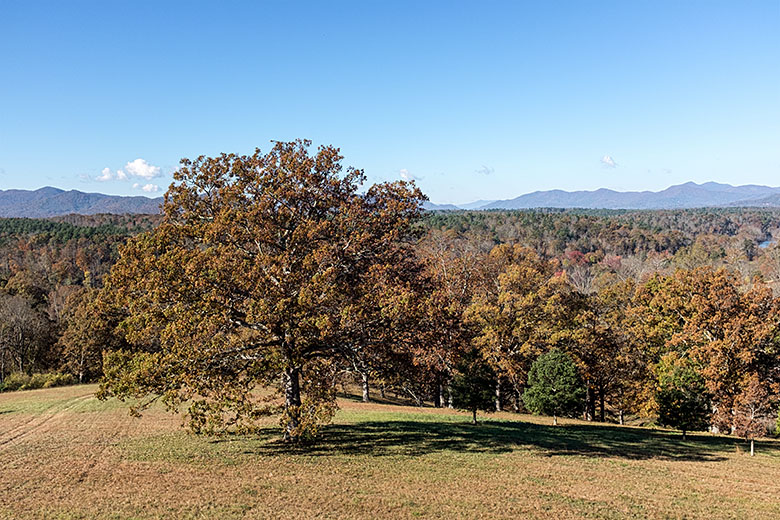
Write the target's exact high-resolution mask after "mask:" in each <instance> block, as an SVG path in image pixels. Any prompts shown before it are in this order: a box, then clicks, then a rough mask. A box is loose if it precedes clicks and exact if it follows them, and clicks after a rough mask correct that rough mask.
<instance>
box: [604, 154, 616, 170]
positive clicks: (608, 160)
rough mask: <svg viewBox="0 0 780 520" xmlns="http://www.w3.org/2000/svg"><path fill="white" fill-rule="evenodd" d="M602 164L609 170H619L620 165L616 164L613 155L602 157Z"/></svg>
mask: <svg viewBox="0 0 780 520" xmlns="http://www.w3.org/2000/svg"><path fill="white" fill-rule="evenodd" d="M601 164H603V165H604V166H606V167H607V168H617V165H618V164H617V163H616V162H615V159H613V158H612V156H611V155H605V156H604V157H602V158H601Z"/></svg>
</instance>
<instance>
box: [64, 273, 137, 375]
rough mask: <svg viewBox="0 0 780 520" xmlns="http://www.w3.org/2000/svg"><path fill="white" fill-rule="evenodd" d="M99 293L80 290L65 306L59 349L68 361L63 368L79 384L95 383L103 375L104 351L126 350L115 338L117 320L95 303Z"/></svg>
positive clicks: (123, 344)
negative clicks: (76, 378)
mask: <svg viewBox="0 0 780 520" xmlns="http://www.w3.org/2000/svg"><path fill="white" fill-rule="evenodd" d="M97 296H98V291H97V290H96V289H88V288H87V289H81V290H80V291H78V292H75V293H73V294H71V295H70V297H69V298H68V299H67V301H66V303H65V310H64V312H63V313H62V318H61V323H62V325H63V326H64V330H63V332H62V335H61V336H60V338H59V341H58V346H59V347H60V349H61V350H62V355H63V357H64V359H65V363H64V368H66V369H67V370H68V371H70V372H72V373H73V374H75V375H76V376H77V377H78V381H79V383H83V382H86V381H90V380H94V379H95V378H96V377H99V376H100V375H101V374H102V368H103V367H102V365H103V351H104V350H105V351H112V350H118V349H121V348H123V347H125V346H126V344H125V342H124V341H123V338H122V337H121V336H120V335H118V334H116V332H115V328H116V322H117V318H116V317H115V316H114V317H112V316H110V315H108V314H107V313H106V311H107V310H108V309H107V308H106V307H105V306H103V307H101V306H100V305H99V303H98V302H97V301H96V300H97Z"/></svg>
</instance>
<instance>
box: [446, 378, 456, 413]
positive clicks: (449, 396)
mask: <svg viewBox="0 0 780 520" xmlns="http://www.w3.org/2000/svg"><path fill="white" fill-rule="evenodd" d="M447 408H449V409H453V408H455V403H454V401H453V399H452V386H450V384H449V383H447Z"/></svg>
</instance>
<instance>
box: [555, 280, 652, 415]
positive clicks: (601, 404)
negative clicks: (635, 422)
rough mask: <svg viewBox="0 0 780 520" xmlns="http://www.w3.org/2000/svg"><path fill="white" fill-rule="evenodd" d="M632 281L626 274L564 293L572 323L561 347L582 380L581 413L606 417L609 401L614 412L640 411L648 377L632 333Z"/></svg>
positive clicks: (564, 332) (568, 324) (566, 328)
mask: <svg viewBox="0 0 780 520" xmlns="http://www.w3.org/2000/svg"><path fill="white" fill-rule="evenodd" d="M633 294H634V283H633V281H632V280H630V279H627V280H625V281H623V282H616V283H611V284H608V285H605V286H603V287H601V288H600V289H599V290H598V292H594V293H593V294H590V295H584V294H581V293H578V292H574V293H571V294H568V295H567V297H566V298H565V301H566V302H567V305H568V306H569V308H570V315H571V318H570V322H569V323H567V324H566V325H565V326H564V327H563V332H562V333H561V334H560V336H562V337H564V336H565V337H566V340H565V341H561V344H562V347H563V348H564V350H566V351H567V352H568V353H569V354H570V355H571V356H572V357H573V358H574V359H575V361H576V362H577V365H578V367H579V369H580V373H581V375H582V378H583V382H584V384H585V388H586V393H585V406H584V413H585V418H586V419H588V420H592V419H594V418H595V417H596V416H597V414H596V409H597V407H598V411H599V413H598V418H599V419H600V420H601V421H604V420H605V419H606V408H607V404H610V405H611V406H612V408H613V409H615V410H616V411H617V412H618V417H619V420H620V421H621V422H622V420H623V417H624V414H625V412H636V411H638V410H639V408H640V406H639V400H640V399H641V397H640V396H641V394H642V385H643V384H644V383H645V381H646V380H647V379H649V378H648V376H647V375H646V374H647V372H648V369H647V365H646V360H645V359H644V356H643V354H642V352H641V351H640V349H639V348H638V342H637V341H636V339H635V338H634V335H633V333H632V332H633V330H632V324H631V319H630V315H629V314H628V312H627V311H628V309H630V308H631V305H632V300H633Z"/></svg>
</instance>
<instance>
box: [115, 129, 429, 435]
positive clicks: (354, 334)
mask: <svg viewBox="0 0 780 520" xmlns="http://www.w3.org/2000/svg"><path fill="white" fill-rule="evenodd" d="M309 146H310V143H309V142H308V141H296V142H290V143H282V142H277V143H275V144H274V146H273V148H272V149H271V151H270V152H268V153H266V154H263V153H261V152H260V150H256V151H255V153H254V154H252V155H246V156H239V155H234V154H229V155H228V154H223V155H220V156H218V157H213V158H207V157H199V158H198V159H196V160H194V161H191V160H186V159H185V160H183V161H182V166H181V168H180V169H179V170H177V172H176V173H175V175H174V179H175V182H174V184H172V185H171V187H170V188H169V190H168V192H167V193H166V196H165V203H164V208H163V210H164V217H163V220H162V222H161V223H160V225H159V226H158V227H157V228H156V229H155V230H154V231H153V232H151V233H148V234H145V235H141V236H139V237H138V238H136V239H134V240H132V241H131V242H129V243H128V245H127V246H126V247H125V248H124V249H123V250H122V252H121V258H120V259H119V261H118V262H117V264H116V265H115V266H114V268H113V269H112V272H111V274H110V276H109V277H108V278H107V280H106V282H105V288H104V290H103V295H102V297H101V298H102V299H103V301H105V302H107V304H110V305H113V306H115V307H120V308H123V309H125V311H126V312H127V317H126V318H125V319H124V320H122V322H121V323H120V330H121V331H123V333H124V334H125V337H126V338H127V340H128V342H129V343H130V344H131V345H132V348H128V349H122V350H118V351H115V352H112V353H109V354H107V355H106V356H105V361H104V370H105V378H104V381H103V384H102V388H101V391H102V394H101V395H102V396H110V395H115V396H119V397H130V396H137V397H148V398H151V399H156V398H158V397H159V398H161V399H162V401H163V402H165V403H166V404H168V405H169V406H171V407H173V408H176V407H177V406H179V405H181V404H182V403H185V402H187V401H189V403H190V404H189V414H190V417H191V419H192V422H191V426H192V427H193V428H194V429H195V430H197V431H209V430H218V429H222V428H226V427H230V426H236V427H239V428H247V427H251V425H252V423H253V421H254V419H255V418H256V417H258V416H260V415H262V414H267V413H272V412H274V411H276V410H277V405H276V400H275V398H274V397H273V396H269V397H265V398H264V397H261V396H260V395H259V394H258V393H257V392H254V390H255V389H256V388H257V387H258V386H265V385H271V384H273V383H278V382H279V381H281V384H280V390H281V392H282V395H283V396H284V404H283V405H282V411H283V414H282V424H283V426H284V431H285V438H287V439H288V440H291V441H296V440H299V439H301V438H303V437H305V436H307V435H308V434H310V433H312V432H314V431H316V428H317V427H318V425H320V424H321V423H322V422H324V421H327V420H328V419H329V418H330V417H331V416H332V413H333V410H334V392H333V381H334V371H335V370H337V369H338V365H339V364H340V363H341V362H343V360H344V359H343V354H344V351H343V350H341V349H342V347H343V346H347V348H352V347H354V346H356V345H359V344H360V342H362V341H365V340H366V338H367V337H368V336H369V335H372V334H375V333H376V334H381V335H384V336H385V337H383V339H382V343H383V344H387V343H388V341H387V338H386V336H387V334H389V332H388V331H387V330H385V329H384V328H383V327H384V323H383V324H378V323H376V322H375V321H373V318H374V316H375V315H376V312H373V311H372V312H373V314H372V316H371V317H370V319H369V320H368V321H366V322H364V321H363V320H362V319H361V317H362V315H361V312H362V310H365V309H366V305H365V303H366V302H367V301H374V302H377V303H378V304H379V305H380V306H382V305H384V303H383V302H386V301H387V299H386V298H385V297H384V296H379V297H376V298H374V297H369V298H368V299H367V298H366V291H370V290H373V289H372V288H375V287H376V284H375V283H374V282H375V281H376V280H381V282H382V284H384V286H383V287H382V288H381V290H382V292H383V293H384V294H385V295H390V294H392V291H391V289H390V287H391V286H392V285H393V284H394V278H393V277H392V276H383V275H380V273H384V272H386V271H387V269H390V268H389V267H388V266H391V267H392V266H394V265H398V264H400V260H401V259H403V258H405V257H407V256H411V253H410V252H409V251H408V249H409V246H410V244H411V240H410V239H411V238H413V235H414V230H413V223H414V221H415V220H416V219H417V218H418V216H419V214H420V206H421V202H422V200H423V199H424V197H423V195H422V194H421V193H420V192H419V190H417V189H416V188H414V187H413V186H410V185H409V184H407V183H404V182H398V183H392V184H379V185H374V186H371V187H369V188H368V189H367V190H365V191H364V192H361V191H360V186H361V184H362V183H363V181H364V179H365V177H364V175H363V172H362V171H360V170H355V169H352V168H350V169H348V170H346V171H343V168H342V165H341V160H342V156H341V155H340V153H339V150H338V149H336V148H333V147H330V146H324V147H320V148H319V149H318V150H317V153H316V154H309ZM402 285H403V284H402ZM399 293H400V294H402V295H403V294H407V291H406V289H405V286H404V287H402V290H401V291H400V292H399ZM402 306H403V305H401V306H400V307H402ZM390 307H393V308H391V309H389V311H388V312H390V313H393V312H396V310H397V309H398V308H399V306H398V305H395V304H393V305H390ZM377 312H381V309H380V310H379V311H377ZM148 402H149V401H148V399H147V400H144V401H142V405H143V404H145V403H148Z"/></svg>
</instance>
